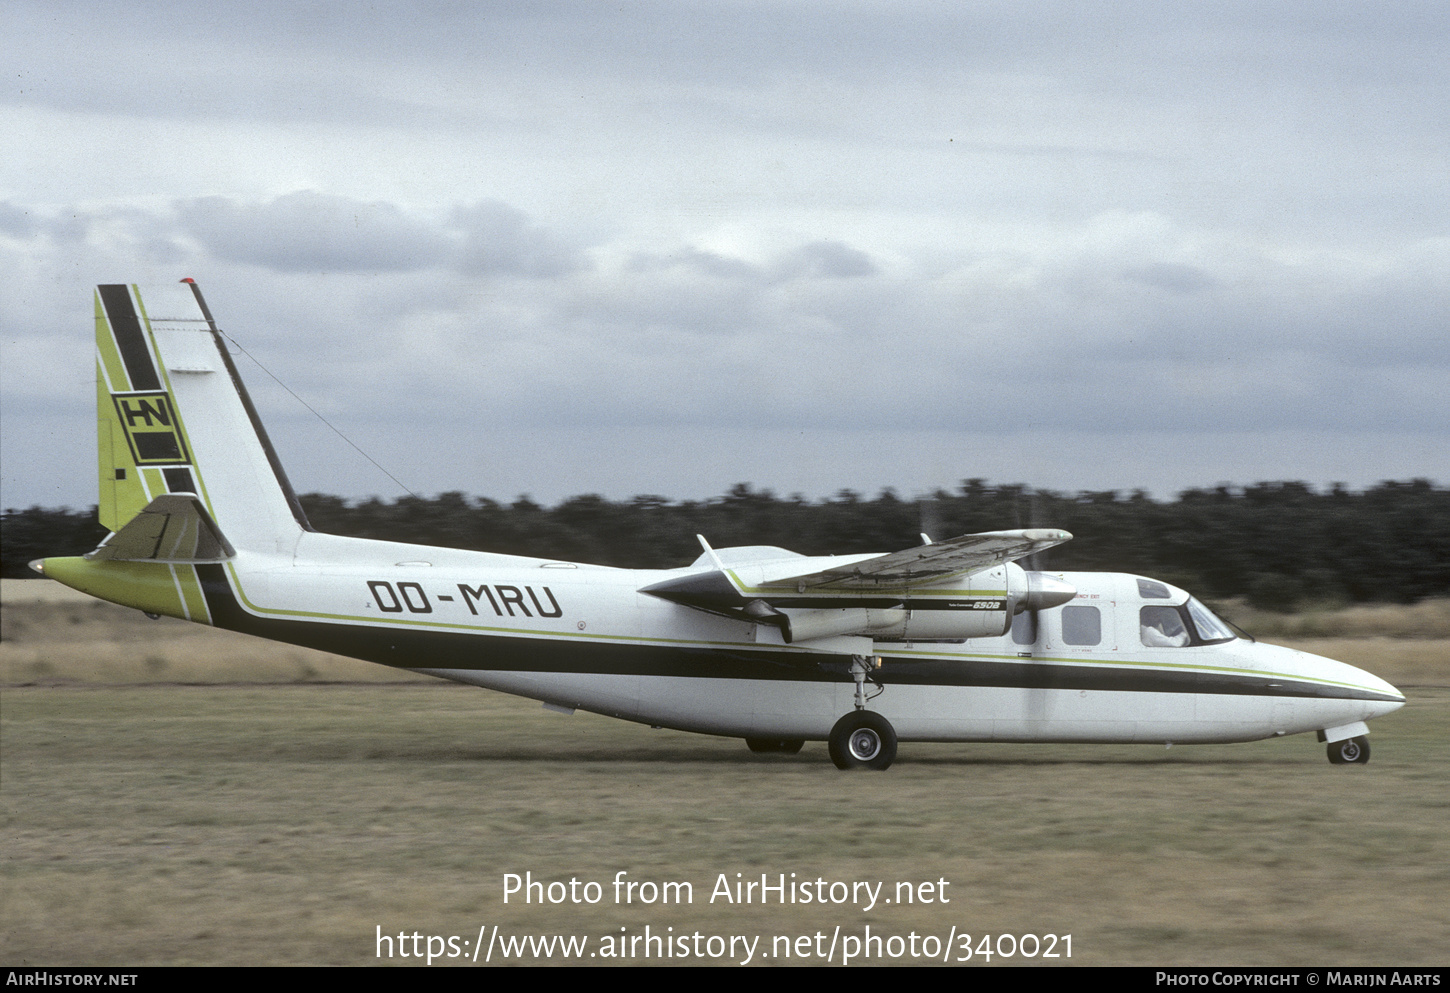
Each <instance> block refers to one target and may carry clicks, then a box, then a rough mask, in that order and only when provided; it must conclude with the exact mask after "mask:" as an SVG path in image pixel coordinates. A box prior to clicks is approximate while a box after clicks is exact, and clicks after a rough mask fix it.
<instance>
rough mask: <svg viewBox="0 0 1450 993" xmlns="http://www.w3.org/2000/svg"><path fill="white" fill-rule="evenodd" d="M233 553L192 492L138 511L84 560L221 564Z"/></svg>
mask: <svg viewBox="0 0 1450 993" xmlns="http://www.w3.org/2000/svg"><path fill="white" fill-rule="evenodd" d="M236 554H237V553H236V550H235V549H233V548H232V544H231V542H229V541H227V538H226V535H224V534H222V533H221V529H220V528H218V527H217V526H216V522H215V521H213V520H212V519H211V514H209V513H207V511H206V508H205V507H204V506H202V503H201V500H200V499H199V498H198V497H197V495H196V494H195V493H167V494H165V495H163V496H159V497H157V498H156V499H155V500H152V501H151V502H150V503H148V504H147V505H146V506H145V507H143V508H141V512H140V513H139V514H137V515H136V516H135V517H133V518H131V520H130V521H129V522H128V523H127V524H125V525H124V526H123V527H122V528H121V530H119V531H117V532H116V533H115V534H113V535H111V536H110V537H108V538H107V539H106V540H105V541H103V542H101V545H100V547H99V548H97V549H96V550H95V551H93V552H90V553H89V554H87V555H86V558H88V559H90V560H92V561H97V560H106V559H114V560H116V561H120V562H224V561H226V560H227V559H229V558H232V557H233V556H235V555H236Z"/></svg>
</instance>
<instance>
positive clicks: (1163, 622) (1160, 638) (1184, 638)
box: [1138, 607, 1189, 648]
mask: <svg viewBox="0 0 1450 993" xmlns="http://www.w3.org/2000/svg"><path fill="white" fill-rule="evenodd" d="M1138 640H1140V641H1141V642H1143V646H1144V647H1145V648H1182V647H1184V646H1185V645H1187V644H1188V642H1189V635H1188V628H1186V627H1185V626H1184V624H1183V617H1182V616H1181V615H1180V614H1179V613H1178V608H1177V607H1144V608H1143V609H1142V610H1140V611H1138Z"/></svg>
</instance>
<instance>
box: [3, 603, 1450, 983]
mask: <svg viewBox="0 0 1450 993" xmlns="http://www.w3.org/2000/svg"><path fill="white" fill-rule="evenodd" d="M6 596H7V600H9V602H8V603H7V606H6V609H5V613H4V625H5V630H4V637H5V640H4V642H3V644H0V678H3V681H4V682H5V683H6V684H7V686H6V688H5V689H4V690H3V692H0V748H3V751H0V800H3V817H4V824H5V827H4V852H5V859H4V862H3V875H0V883H3V886H4V896H3V908H4V913H3V931H0V954H3V957H4V960H5V961H7V962H10V963H17V964H18V963H30V964H66V965H81V964H175V963H196V964H224V963H229V964H259V965H260V964H268V965H270V964H290V963H297V964H304V963H317V964H321V963H335V964H346V965H356V964H369V963H373V962H376V961H378V959H377V957H376V952H377V933H378V931H377V929H378V928H381V930H382V932H383V933H384V934H392V935H394V936H396V935H397V934H398V932H400V931H402V932H406V933H408V934H409V935H410V936H411V935H412V934H413V933H415V932H416V933H419V934H421V935H430V934H432V935H444V936H447V935H456V936H458V937H459V940H460V941H462V940H467V941H469V942H472V941H474V940H475V939H476V937H477V935H478V931H479V928H480V926H484V927H487V928H490V929H491V928H492V927H493V926H495V925H497V926H499V928H500V929H501V931H502V933H504V934H505V935H524V934H543V933H561V934H577V935H581V936H588V937H589V939H590V941H591V944H590V945H589V946H588V949H587V950H586V951H585V956H586V961H589V962H591V963H601V962H607V961H615V960H613V959H598V958H595V959H589V958H587V956H588V954H589V951H595V952H598V951H603V950H604V949H605V948H606V947H607V946H605V945H603V944H602V942H603V941H604V939H606V938H608V939H611V940H618V939H619V938H620V937H624V938H630V937H638V936H640V935H642V934H643V933H644V929H645V928H646V927H647V926H648V927H649V928H650V929H651V930H652V933H654V934H659V933H661V932H665V933H666V934H667V935H670V936H674V935H681V934H684V935H694V934H695V933H697V932H698V933H699V934H700V935H702V936H704V937H705V938H708V937H710V936H729V935H732V934H735V935H744V936H750V937H755V936H758V937H759V939H760V940H759V944H758V945H756V946H755V958H754V960H753V961H754V962H755V963H762V962H764V963H766V964H776V963H779V962H780V961H781V958H780V957H779V956H780V955H783V954H784V950H785V945H784V944H783V943H778V942H776V940H775V939H777V938H778V937H785V938H790V939H796V938H800V937H802V936H806V937H809V936H814V935H816V934H817V933H820V934H822V935H824V936H825V937H824V939H822V942H823V944H822V945H821V946H820V948H821V950H822V951H824V949H825V947H826V946H827V945H828V944H829V943H830V941H831V939H832V937H833V936H835V935H836V933H837V932H836V929H837V928H838V927H839V928H840V929H841V931H840V934H841V935H844V936H848V937H849V936H856V937H859V936H861V935H862V934H863V933H864V929H865V927H866V926H867V925H868V924H869V925H870V926H871V927H872V929H873V931H872V933H873V934H875V935H876V936H878V937H896V938H898V939H900V940H902V941H903V946H902V948H903V950H904V948H905V944H904V941H905V940H906V938H907V936H908V935H909V934H911V933H913V932H914V933H915V934H916V935H917V936H918V947H920V948H923V949H924V948H926V947H927V945H926V944H925V941H926V939H927V937H928V936H933V937H934V938H935V939H936V940H937V941H938V942H944V941H946V939H948V937H949V936H950V935H951V933H952V929H953V928H955V929H956V934H957V935H960V934H962V933H969V934H971V935H972V947H974V948H975V947H979V946H980V937H981V936H982V935H984V934H985V935H992V936H996V935H1000V934H1003V933H1006V934H1012V935H1024V934H1029V933H1030V934H1035V935H1038V936H1045V935H1048V934H1057V935H1066V934H1071V935H1072V945H1071V949H1072V957H1071V959H1066V958H1058V959H1056V960H1053V961H1055V962H1056V963H1057V964H1069V963H1072V964H1215V965H1223V964H1285V965H1287V964H1313V965H1326V964H1344V965H1350V964H1397V965H1412V964H1443V963H1444V961H1445V959H1446V954H1447V952H1446V949H1447V945H1450V897H1447V894H1450V843H1447V836H1450V830H1447V826H1446V825H1447V822H1450V787H1447V784H1450V752H1447V747H1446V742H1447V740H1450V688H1447V687H1446V686H1445V683H1446V680H1445V679H1444V678H1443V677H1444V673H1445V671H1446V668H1447V664H1446V655H1445V644H1446V642H1444V641H1443V640H1440V639H1434V638H1431V639H1420V640H1404V639H1398V640H1397V639H1385V638H1383V637H1381V638H1379V639H1378V640H1376V639H1339V640H1336V641H1335V642H1334V644H1335V645H1336V646H1338V648H1339V651H1338V652H1337V654H1336V652H1331V651H1326V652H1325V654H1335V655H1336V657H1340V658H1346V659H1347V660H1350V661H1359V662H1360V664H1365V665H1367V666H1368V667H1370V668H1372V669H1374V671H1376V672H1378V673H1380V674H1381V675H1384V676H1386V677H1387V678H1390V679H1391V680H1392V681H1395V682H1398V683H1400V684H1401V685H1402V687H1405V688H1407V690H1408V696H1409V698H1410V702H1409V704H1408V705H1407V706H1406V707H1405V708H1404V709H1403V710H1401V711H1399V712H1398V713H1396V714H1393V715H1391V716H1389V717H1387V718H1382V719H1380V720H1379V721H1376V722H1375V723H1374V724H1373V725H1372V727H1373V730H1374V734H1373V735H1372V738H1371V740H1372V743H1373V747H1374V760H1373V761H1372V762H1371V763H1370V764H1369V765H1368V766H1363V767H1336V766H1330V765H1329V764H1328V763H1327V762H1326V761H1325V759H1324V752H1323V748H1322V746H1320V745H1318V744H1317V743H1316V742H1314V741H1313V739H1312V737H1309V736H1297V737H1295V738H1290V739H1284V740H1279V741H1267V742H1258V743H1251V744H1241V745H1225V746H1197V747H1189V746H1179V747H1175V748H1173V749H1172V750H1167V751H1165V750H1164V749H1162V748H1158V747H1149V746H1046V745H1040V746H1006V745H955V746H943V745H912V744H907V745H903V746H902V749H901V753H900V757H899V759H898V761H897V764H896V765H895V766H894V767H893V768H892V769H891V770H890V771H889V772H888V773H885V774H882V775H874V774H872V775H867V774H856V775H846V774H842V773H839V772H837V771H836V770H835V769H834V767H832V766H831V764H830V763H829V761H828V760H827V759H826V757H825V748H824V746H823V745H820V744H810V745H807V747H806V749H805V751H803V752H802V753H801V754H800V755H799V756H795V757H790V758H784V757H765V758H762V757H756V756H752V755H750V753H748V752H747V751H746V750H745V748H744V747H743V745H742V744H741V743H740V742H739V741H735V740H729V739H713V738H707V737H702V736H698V735H687V734H681V733H675V732H668V731H650V730H648V729H646V728H643V727H640V726H637V725H631V724H625V723H622V722H618V721H611V720H607V719H604V718H598V717H593V716H590V715H586V714H582V713H581V714H577V715H575V716H573V717H563V716H560V715H558V714H554V713H550V712H547V711H544V710H542V709H541V708H540V707H539V706H538V705H537V704H535V703H531V702H528V701H521V700H516V699H513V698H510V697H505V696H502V695H499V694H494V693H489V692H486V691H482V690H476V689H471V688H467V687H461V686H454V685H450V684H444V683H437V682H433V681H428V682H424V683H417V682H403V683H386V682H385V683H374V684H363V683H360V682H357V681H356V680H357V679H360V678H362V677H364V676H368V677H371V678H377V677H382V678H383V679H395V678H396V674H393V673H391V672H390V671H389V670H386V669H381V668H378V667H373V666H366V665H364V664H362V663H353V662H348V661H346V660H332V659H330V658H328V657H327V656H317V657H313V656H312V654H311V653H304V652H301V651H300V650H298V649H291V648H287V647H285V646H269V645H265V644H262V643H258V642H254V641H251V640H248V639H236V640H233V639H230V638H228V637H225V636H224V633H222V632H213V631H208V630H205V629H199V628H193V627H188V626H186V625H182V624H180V623H179V622H178V623H175V624H170V623H166V622H151V621H146V620H144V619H138V617H137V615H135V614H134V612H129V611H119V610H114V609H113V608H109V607H105V606H101V607H92V606H91V605H90V604H89V603H88V602H85V603H82V602H76V601H64V600H62V601H59V602H56V601H51V602H48V603H29V604H26V603H24V602H22V601H21V600H20V599H19V598H14V597H11V596H10V590H9V589H7V590H6ZM113 615H114V616H113ZM1380 642H1383V644H1380ZM1356 645H1358V646H1359V647H1360V648H1363V649H1365V650H1366V651H1369V652H1371V653H1374V654H1375V657H1376V658H1378V659H1379V660H1380V661H1381V662H1382V663H1385V664H1381V665H1374V664H1371V663H1370V662H1369V661H1361V660H1357V659H1353V658H1351V657H1350V656H1349V653H1348V652H1347V651H1346V649H1353V648H1354V647H1355V646H1356ZM1398 649H1404V651H1403V652H1400V654H1399V656H1397V655H1396V650H1398ZM1397 659H1398V660H1397ZM1396 666H1402V668H1401V669H1399V670H1398V671H1396V669H1395V667H1396ZM37 667H40V668H37ZM263 671H265V672H266V673H270V675H267V676H265V678H264V677H263V676H262V674H261V673H262V672H263ZM1414 673H1420V674H1421V676H1422V677H1423V678H1420V677H1417V678H1415V679H1406V678H1405V677H1406V676H1407V675H1410V674H1414ZM242 676H248V677H251V678H253V679H255V680H258V682H254V683H251V684H248V683H246V682H243V680H242V678H241V677H242ZM328 680H336V681H335V682H328ZM188 683H189V684H194V685H182V684H188ZM620 871H623V872H626V873H628V876H627V879H630V880H634V881H655V882H664V881H673V882H689V883H691V884H692V885H693V890H694V892H693V902H691V903H689V904H680V905H675V904H670V905H662V904H659V903H655V904H653V905H644V904H641V903H638V902H637V903H635V904H632V905H616V903H615V902H614V899H613V888H612V884H611V881H612V880H613V878H614V876H615V874H616V873H617V872H620ZM525 872H532V873H533V876H534V878H536V879H542V880H544V881H545V882H548V881H553V880H562V881H566V882H567V881H568V880H569V879H571V878H576V879H578V880H580V881H581V882H587V881H597V882H600V883H602V884H604V885H603V889H602V891H601V892H602V899H601V901H600V902H599V903H597V904H594V905H589V904H572V903H567V902H566V903H563V904H559V905H552V904H548V905H540V904H538V903H534V904H532V905H529V904H521V903H519V902H518V898H517V897H515V898H513V899H512V900H511V901H510V902H509V903H508V904H505V903H504V902H503V883H504V876H505V874H506V873H519V874H523V873H525ZM722 873H723V874H724V875H725V876H726V879H727V881H728V882H732V883H733V882H734V881H735V879H736V873H740V874H741V878H742V879H755V880H758V879H759V877H760V875H761V874H762V873H767V874H769V876H770V878H771V880H772V882H773V881H775V879H776V878H777V877H778V876H779V874H782V873H784V874H785V875H786V878H787V879H788V880H789V878H790V873H796V874H797V875H796V879H797V880H798V881H806V880H809V881H812V882H814V881H815V880H817V879H822V880H825V881H826V882H827V883H829V882H832V881H843V882H848V883H849V882H852V881H866V882H870V883H871V884H873V885H874V884H875V883H878V882H880V883H884V884H885V885H884V887H883V889H882V890H881V891H880V892H881V895H882V896H883V897H891V896H894V895H895V886H896V884H897V883H898V882H908V883H914V884H920V883H925V882H933V883H935V882H937V881H939V880H943V879H944V880H946V881H947V882H948V883H949V885H948V887H947V888H946V890H945V895H946V896H947V897H948V898H949V900H950V902H933V903H931V904H916V905H910V906H907V905H900V904H897V903H892V904H890V905H885V904H879V905H878V906H876V907H874V908H873V909H871V910H870V911H863V910H862V909H860V908H859V907H857V906H855V905H853V904H851V903H844V904H841V905H831V904H828V905H826V906H820V905H816V904H810V905H805V904H793V905H792V904H787V905H784V906H781V905H775V904H772V905H767V906H762V905H760V904H759V903H754V904H751V905H748V906H732V905H729V904H726V903H724V902H723V901H721V900H716V901H715V902H714V903H711V902H710V894H711V890H712V889H713V887H714V886H715V884H716V881H717V879H718V878H719V876H720V875H721V874H722ZM916 892H917V893H918V895H920V894H921V891H920V890H917V891H916ZM929 895H934V894H929ZM666 928H673V929H674V930H673V931H672V932H666V931H665V929H666ZM621 929H623V930H621ZM810 943H811V944H812V945H813V947H814V941H812V942H810ZM395 947H396V946H395ZM655 947H658V946H655ZM702 947H704V948H705V950H706V955H707V956H708V954H709V952H710V950H711V946H710V945H709V944H708V943H706V944H705V945H703V946H702ZM714 947H720V946H714ZM798 947H799V946H796V945H794V944H792V945H791V948H792V950H793V951H796V950H798ZM894 947H896V946H893V945H890V944H883V945H882V946H880V948H881V951H882V953H883V954H887V955H889V954H890V951H891V950H892V949H893V948H894ZM1056 950H1057V951H1058V952H1059V954H1061V953H1062V952H1063V951H1064V950H1065V949H1064V946H1063V945H1062V944H1061V943H1059V945H1058V946H1057V949H1056ZM946 951H947V952H948V953H949V956H950V957H951V958H953V959H955V958H957V957H958V956H959V955H960V953H961V946H960V939H959V938H958V939H956V940H955V941H953V942H950V943H948V946H947V948H946ZM636 954H637V955H642V954H643V952H641V951H640V950H639V946H637V947H636ZM744 957H745V956H744V954H743V947H740V946H737V949H736V951H735V953H733V954H732V953H729V952H726V953H724V954H722V955H721V956H720V957H719V958H718V959H713V958H708V957H707V959H706V960H707V961H720V962H733V961H737V960H740V959H743V958H744ZM510 960H511V961H520V960H522V961H527V962H536V961H545V960H547V961H554V962H562V961H563V959H562V958H561V957H560V955H559V954H557V953H556V954H555V955H554V956H553V957H552V958H551V959H545V958H544V957H542V956H534V955H524V956H522V957H521V958H519V957H515V958H513V959H510ZM391 961H392V962H393V963H394V964H405V963H406V964H417V960H416V959H413V958H408V959H401V958H394V959H392V960H391ZM448 961H449V960H448V959H446V958H445V959H442V960H440V962H439V963H435V964H445V963H447V962H448ZM494 961H495V962H497V961H499V956H498V955H495V959H494ZM626 961H628V962H630V963H631V964H637V963H638V962H640V961H642V958H633V959H627V960H626ZM676 961H678V960H676ZM790 961H793V962H794V961H802V959H801V958H798V957H794V956H793V957H792V958H791V959H790ZM805 961H816V960H815V959H808V960H805ZM836 961H839V952H838V953H837V957H836ZM888 961H894V962H898V963H899V962H909V961H917V959H913V958H912V957H911V956H910V955H909V954H906V955H903V956H902V957H901V958H895V959H891V958H888ZM974 961H978V962H979V961H980V959H979V958H978V959H974ZM995 961H996V964H1001V963H1002V962H1003V961H1009V962H1012V963H1017V964H1020V963H1021V962H1023V961H1024V959H1023V958H1021V957H1017V958H1013V959H1010V960H1003V959H997V960H995ZM1033 961H1035V962H1045V961H1046V960H1044V959H1041V958H1038V959H1034V960H1033Z"/></svg>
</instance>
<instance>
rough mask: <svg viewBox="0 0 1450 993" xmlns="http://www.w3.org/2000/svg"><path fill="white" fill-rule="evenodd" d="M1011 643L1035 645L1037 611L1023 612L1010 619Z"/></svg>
mask: <svg viewBox="0 0 1450 993" xmlns="http://www.w3.org/2000/svg"><path fill="white" fill-rule="evenodd" d="M1012 642H1013V644H1017V645H1033V644H1036V643H1037V611H1035V610H1024V611H1022V613H1020V614H1018V615H1017V616H1016V617H1014V618H1012Z"/></svg>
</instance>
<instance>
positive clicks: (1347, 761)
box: [1329, 735, 1369, 765]
mask: <svg viewBox="0 0 1450 993" xmlns="http://www.w3.org/2000/svg"><path fill="white" fill-rule="evenodd" d="M1329 761H1330V762H1331V763H1333V764H1334V765H1363V764H1364V763H1365V762H1368V761H1369V739H1368V738H1366V737H1364V736H1363V735H1361V736H1360V737H1358V738H1345V739H1344V740H1343V741H1331V742H1330V743H1329Z"/></svg>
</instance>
